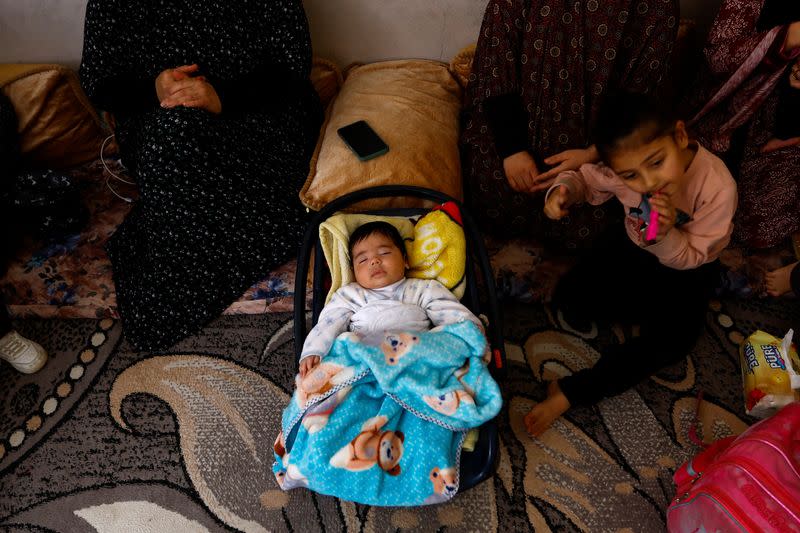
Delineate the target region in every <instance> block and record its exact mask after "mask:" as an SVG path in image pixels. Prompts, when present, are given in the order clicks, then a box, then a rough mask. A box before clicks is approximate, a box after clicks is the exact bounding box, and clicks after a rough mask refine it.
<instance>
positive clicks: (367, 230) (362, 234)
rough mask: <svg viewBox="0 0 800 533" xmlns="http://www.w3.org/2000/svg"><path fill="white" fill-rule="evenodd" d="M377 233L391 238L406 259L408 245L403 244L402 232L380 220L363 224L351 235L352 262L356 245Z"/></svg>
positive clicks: (349, 251) (348, 249)
mask: <svg viewBox="0 0 800 533" xmlns="http://www.w3.org/2000/svg"><path fill="white" fill-rule="evenodd" d="M376 233H378V234H380V235H383V236H384V237H388V238H390V239H391V240H392V242H393V243H394V244H395V246H397V247H398V248H400V252H401V253H402V254H403V258H405V257H406V245H405V243H404V242H403V237H402V236H401V235H400V232H399V231H397V228H395V227H394V226H392V225H391V224H389V223H388V222H383V221H380V220H379V221H376V222H367V223H366V224H362V225H361V226H359V227H357V228H356V229H355V231H354V232H353V233H352V234H351V235H350V242H349V244H348V248H347V251H348V253H349V254H350V261H351V262H352V261H353V248H355V246H356V244H358V243H360V242H361V241H363V240H364V239H366V238H367V237H369V236H370V235H374V234H376Z"/></svg>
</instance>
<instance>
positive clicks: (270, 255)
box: [80, 0, 321, 350]
mask: <svg viewBox="0 0 800 533" xmlns="http://www.w3.org/2000/svg"><path fill="white" fill-rule="evenodd" d="M192 63H198V64H199V65H200V71H201V73H202V74H203V75H204V76H206V78H207V79H208V81H209V82H210V83H211V84H212V86H213V87H214V88H215V90H216V91H217V93H218V94H219V96H220V100H221V102H222V113H221V114H219V115H214V114H212V113H209V112H207V111H204V110H199V109H190V108H184V107H177V108H173V109H162V108H161V107H160V106H159V105H158V99H157V97H156V94H155V84H154V83H155V78H156V77H157V75H158V74H159V73H160V72H161V71H163V70H164V69H167V68H174V67H176V66H179V65H187V64H192ZM310 66H311V46H310V39H309V34H308V28H307V22H306V18H305V13H304V12H303V8H302V5H301V3H300V1H299V0H270V1H268V2H265V1H263V0H219V1H214V0H145V1H142V0H90V1H89V3H88V6H87V10H86V26H85V36H84V49H83V58H82V63H81V69H80V75H81V81H82V83H83V86H84V88H85V90H86V93H87V94H88V96H89V98H90V99H91V100H92V101H93V102H94V103H95V104H96V105H97V106H98V107H100V108H102V109H106V110H108V111H111V112H112V113H113V114H114V118H115V120H116V123H117V129H116V137H117V141H118V143H119V146H120V151H121V158H122V162H123V163H124V164H125V165H126V166H127V167H128V169H129V170H130V172H131V174H132V176H134V177H135V179H136V181H137V183H138V187H139V196H140V199H139V200H138V201H137V202H136V205H135V207H134V209H133V210H132V211H131V213H130V215H129V216H128V217H127V219H126V220H125V221H124V222H123V223H122V224H121V225H120V227H119V229H118V230H117V232H116V233H115V234H114V235H113V236H112V238H111V240H110V241H109V244H108V253H109V255H110V257H111V261H112V264H113V270H114V283H115V286H116V293H117V300H118V304H119V312H120V315H121V317H122V320H123V324H124V327H125V333H126V337H127V339H128V340H129V341H131V342H132V343H133V344H134V345H135V346H137V347H138V348H141V349H150V350H152V349H160V348H164V347H167V346H170V345H172V344H173V343H175V342H176V341H178V340H180V339H181V338H184V337H186V336H188V335H190V334H192V333H194V332H196V331H198V330H199V329H200V328H201V327H202V326H203V325H205V324H206V323H207V322H208V321H209V320H210V319H212V318H214V317H215V316H217V315H218V314H219V313H221V312H222V311H223V310H224V309H225V307H226V306H227V305H228V304H229V303H230V302H232V301H234V300H235V299H236V298H237V297H238V296H240V295H241V294H242V293H243V292H244V290H245V289H246V288H247V287H248V286H249V285H251V284H252V283H254V282H256V281H258V280H259V279H260V278H263V277H265V276H266V274H267V273H268V272H269V271H270V269H272V268H274V267H275V266H277V265H279V264H280V263H283V262H285V261H286V260H287V259H289V258H290V257H292V256H293V255H294V254H295V252H296V250H297V246H298V243H299V242H300V236H301V233H302V231H303V226H304V222H305V219H304V209H303V207H302V205H301V204H300V202H299V200H298V197H297V191H298V190H299V188H300V185H301V184H302V182H303V180H304V178H305V176H306V175H307V173H308V162H309V159H310V155H311V152H312V150H313V145H314V143H315V140H316V137H317V134H318V130H319V123H320V118H321V117H320V107H319V100H318V98H317V96H316V93H315V92H314V89H313V87H312V86H311V84H310V82H309V73H310Z"/></svg>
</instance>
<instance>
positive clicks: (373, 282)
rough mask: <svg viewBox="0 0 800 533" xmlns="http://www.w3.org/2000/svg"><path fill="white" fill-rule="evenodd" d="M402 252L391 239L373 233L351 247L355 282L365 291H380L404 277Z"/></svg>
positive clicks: (404, 264)
mask: <svg viewBox="0 0 800 533" xmlns="http://www.w3.org/2000/svg"><path fill="white" fill-rule="evenodd" d="M407 267H408V265H407V264H406V261H405V259H403V252H401V251H400V249H399V248H398V247H397V246H396V245H395V244H394V242H393V241H392V239H390V238H389V237H386V236H385V235H381V234H380V233H373V234H372V235H369V236H367V238H366V239H364V240H362V241H360V242H358V243H356V245H355V246H353V272H354V273H355V275H356V281H357V282H358V284H359V285H361V286H362V287H364V288H366V289H380V288H382V287H386V286H387V285H391V284H392V283H395V282H397V281H400V280H401V279H403V278H404V277H405V275H406V268H407Z"/></svg>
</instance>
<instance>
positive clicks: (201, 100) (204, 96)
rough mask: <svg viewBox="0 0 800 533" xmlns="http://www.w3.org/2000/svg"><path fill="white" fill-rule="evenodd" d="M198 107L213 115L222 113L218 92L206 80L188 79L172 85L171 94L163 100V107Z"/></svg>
mask: <svg viewBox="0 0 800 533" xmlns="http://www.w3.org/2000/svg"><path fill="white" fill-rule="evenodd" d="M179 105H180V106H184V107H196V108H199V109H205V110H206V111H209V112H211V113H215V114H219V113H221V112H222V102H221V101H220V99H219V95H218V94H217V91H216V90H214V87H212V86H211V84H210V83H208V82H207V81H206V80H205V79H204V78H186V79H184V80H179V81H176V82H175V83H174V84H172V88H171V91H170V93H169V94H168V95H167V96H166V97H165V98H164V99H162V100H161V107H165V108H170V107H175V106H179Z"/></svg>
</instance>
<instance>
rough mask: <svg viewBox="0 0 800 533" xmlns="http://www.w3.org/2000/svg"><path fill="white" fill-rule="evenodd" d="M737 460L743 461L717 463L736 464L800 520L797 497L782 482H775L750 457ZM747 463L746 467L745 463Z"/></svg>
mask: <svg viewBox="0 0 800 533" xmlns="http://www.w3.org/2000/svg"><path fill="white" fill-rule="evenodd" d="M737 461H741V462H736V463H734V462H732V461H722V462H720V463H717V464H719V465H724V464H729V465H731V466H736V467H738V468H739V469H740V470H742V471H743V472H745V473H746V474H747V475H748V476H749V477H750V478H751V479H753V480H756V481H757V483H758V484H760V485H763V486H764V487H765V488H766V489H767V491H769V493H770V494H772V495H773V497H774V498H775V499H776V500H778V501H779V502H781V504H782V507H785V508H786V509H788V510H789V512H790V513H791V514H792V515H794V519H795V520H796V521H798V522H800V506H798V505H797V503H796V502H795V498H794V497H793V496H792V495H791V494H788V493H787V492H786V490H785V489H784V488H783V487H782V486H781V484H780V483H777V482H775V480H774V478H773V477H772V476H771V475H769V474H767V472H766V471H765V470H764V469H763V468H761V466H760V465H758V464H757V463H754V462H752V461H750V460H749V459H744V458H743V457H739V458H737ZM742 463H744V464H742ZM745 464H746V465H747V468H745V466H744V465H745ZM754 473H757V474H759V475H760V477H759V476H756V475H753V474H754Z"/></svg>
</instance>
